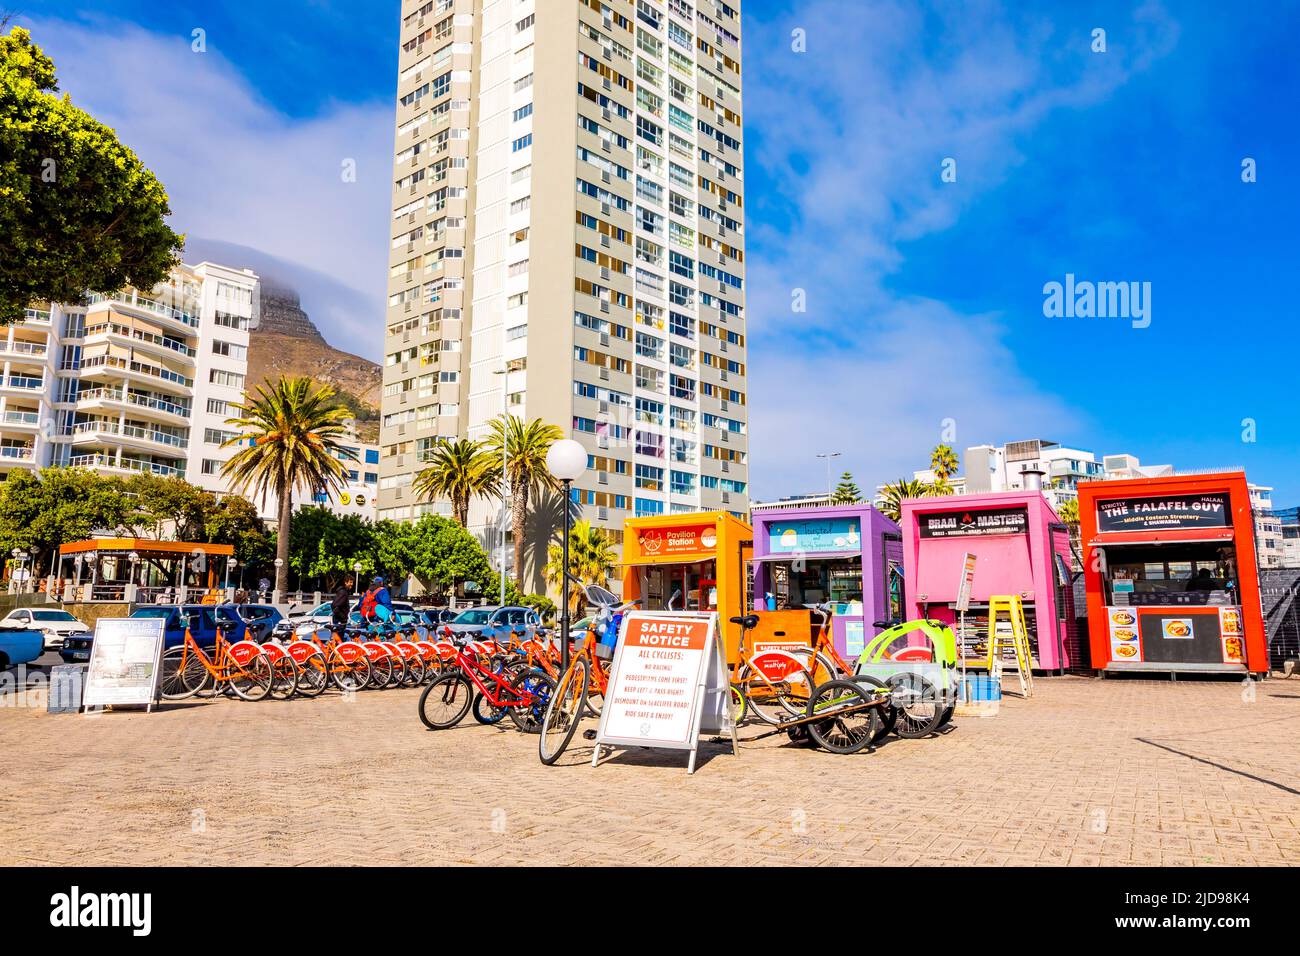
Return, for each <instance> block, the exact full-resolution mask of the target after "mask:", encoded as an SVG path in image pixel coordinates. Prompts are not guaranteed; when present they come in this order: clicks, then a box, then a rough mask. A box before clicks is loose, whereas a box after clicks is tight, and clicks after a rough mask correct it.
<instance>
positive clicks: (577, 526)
mask: <svg viewBox="0 0 1300 956" xmlns="http://www.w3.org/2000/svg"><path fill="white" fill-rule="evenodd" d="M559 537H560V538H561V539H563V537H564V536H563V535H562V534H561V535H559ZM561 545H562V540H561V541H555V542H553V543H552V544H551V545H550V546H549V547H548V548H547V549H546V583H547V584H549V585H550V586H551V587H552V588H554V589H555V592H556V593H557V594H559V593H562V590H561V589H562V588H563V586H564V575H563V572H562V569H563V567H564V551H563V548H562V547H561ZM617 562H618V555H617V554H616V553H615V552H614V543H613V541H611V540H610V537H609V535H608V534H607V533H606V532H605V529H604V528H599V527H596V526H595V525H593V524H592V523H591V522H590V521H587V520H586V519H583V520H582V521H576V522H574V524H573V525H572V526H571V527H570V528H569V576H570V577H571V578H573V579H574V580H576V581H578V582H580V583H582V584H598V585H600V586H601V587H604V586H605V585H607V584H608V583H609V576H610V574H612V573H613V571H614V566H615V565H616V564H617ZM581 606H582V589H581V588H578V587H571V588H570V591H569V613H570V614H576V613H577V611H578V608H580V607H581Z"/></svg>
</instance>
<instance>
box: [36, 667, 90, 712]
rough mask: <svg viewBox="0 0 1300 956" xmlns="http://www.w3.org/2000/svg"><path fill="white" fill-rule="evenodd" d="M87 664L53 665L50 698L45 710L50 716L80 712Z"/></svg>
mask: <svg viewBox="0 0 1300 956" xmlns="http://www.w3.org/2000/svg"><path fill="white" fill-rule="evenodd" d="M89 669H90V665H89V664H55V665H54V666H53V667H51V668H50V698H49V703H48V705H47V706H46V708H45V710H46V712H47V713H51V714H75V713H78V712H79V711H80V710H81V696H82V692H83V691H84V690H85V687H86V671H87V670H89Z"/></svg>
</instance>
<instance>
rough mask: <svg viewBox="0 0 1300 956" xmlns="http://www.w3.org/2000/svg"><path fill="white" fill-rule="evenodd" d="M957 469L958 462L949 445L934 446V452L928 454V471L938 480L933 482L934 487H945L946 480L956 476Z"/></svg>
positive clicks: (946, 484)
mask: <svg viewBox="0 0 1300 956" xmlns="http://www.w3.org/2000/svg"><path fill="white" fill-rule="evenodd" d="M959 467H960V461H959V460H958V458H957V453H956V452H955V451H953V448H952V446H951V445H946V444H939V445H935V446H934V450H933V451H931V452H930V470H931V471H932V472H934V477H935V478H936V479H938V480H937V481H935V484H936V485H939V486H940V487H947V486H948V479H949V478H952V477H953V476H954V475H956V474H957V469H958V468H959ZM945 493H946V492H945Z"/></svg>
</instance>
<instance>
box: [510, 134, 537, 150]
mask: <svg viewBox="0 0 1300 956" xmlns="http://www.w3.org/2000/svg"><path fill="white" fill-rule="evenodd" d="M532 145H533V134H532V133H529V134H528V135H527V136H521V137H519V138H518V139H517V140H515V141H514V142H513V143H511V144H510V151H511V152H512V153H517V152H519V151H520V150H522V149H527V148H528V147H529V146H532Z"/></svg>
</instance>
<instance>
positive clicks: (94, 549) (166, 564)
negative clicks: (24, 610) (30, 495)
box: [58, 538, 235, 602]
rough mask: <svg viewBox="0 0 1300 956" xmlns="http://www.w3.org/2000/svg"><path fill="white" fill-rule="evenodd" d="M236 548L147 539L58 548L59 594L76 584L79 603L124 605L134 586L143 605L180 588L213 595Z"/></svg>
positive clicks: (231, 565) (95, 541)
mask: <svg viewBox="0 0 1300 956" xmlns="http://www.w3.org/2000/svg"><path fill="white" fill-rule="evenodd" d="M234 555H235V548H234V545H229V544H207V543H204V542H199V541H154V540H152V539H148V538H94V539H91V540H89V541H72V542H69V543H67V544H64V545H60V546H59V569H58V577H59V581H60V587H59V590H60V591H62V592H65V593H66V592H67V589H68V586H69V585H71V586H72V591H73V593H75V594H78V595H82V594H85V593H86V592H85V591H84V588H85V586H86V585H89V593H88V595H87V596H82V597H79V598H74V600H76V599H79V600H83V601H84V600H94V601H114V600H116V601H121V600H124V599H125V598H126V594H127V588H128V586H131V585H134V586H135V591H136V594H137V597H136V600H138V601H146V602H147V601H152V600H155V599H158V598H159V597H160V596H169V595H170V594H171V593H173V592H179V591H180V589H182V588H184V589H186V590H193V591H199V592H204V591H214V590H215V589H217V588H218V587H222V586H224V582H226V581H227V580H228V577H229V574H230V571H231V570H232V569H233V568H234V566H235V563H234V561H233V559H234Z"/></svg>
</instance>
